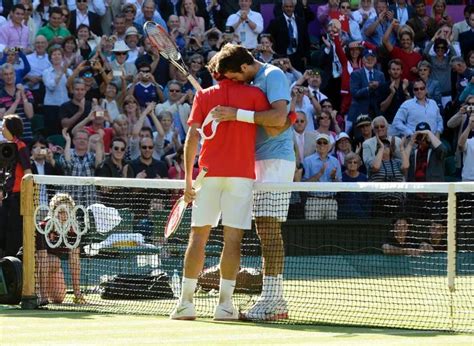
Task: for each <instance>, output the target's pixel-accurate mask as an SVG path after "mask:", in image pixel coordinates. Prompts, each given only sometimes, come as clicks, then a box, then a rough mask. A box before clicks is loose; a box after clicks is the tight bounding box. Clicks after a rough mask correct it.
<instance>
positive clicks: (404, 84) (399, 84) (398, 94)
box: [380, 59, 411, 125]
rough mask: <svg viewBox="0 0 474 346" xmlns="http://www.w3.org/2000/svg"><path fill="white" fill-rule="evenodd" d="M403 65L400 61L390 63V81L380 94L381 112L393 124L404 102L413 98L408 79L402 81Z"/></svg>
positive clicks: (385, 84) (394, 60) (384, 84)
mask: <svg viewBox="0 0 474 346" xmlns="http://www.w3.org/2000/svg"><path fill="white" fill-rule="evenodd" d="M402 66H403V63H402V61H401V60H400V59H392V60H390V61H389V62H388V75H389V78H390V79H389V80H388V81H386V82H384V83H383V84H382V86H381V92H380V100H381V103H380V112H381V113H382V114H383V115H384V117H385V119H386V120H387V122H388V123H389V125H391V124H392V122H393V118H395V114H396V113H397V111H398V109H399V108H400V106H401V105H402V103H403V102H405V101H406V100H408V99H410V98H411V95H410V92H409V91H408V88H409V86H410V82H409V81H408V79H402Z"/></svg>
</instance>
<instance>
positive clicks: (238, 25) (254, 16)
mask: <svg viewBox="0 0 474 346" xmlns="http://www.w3.org/2000/svg"><path fill="white" fill-rule="evenodd" d="M251 5H252V0H239V7H240V10H239V11H238V12H237V13H234V14H231V15H230V16H229V18H227V22H226V26H231V27H233V28H234V32H236V33H237V34H238V35H239V38H240V43H241V44H242V46H244V47H245V48H247V49H255V48H256V47H257V42H258V41H257V37H258V35H259V34H260V33H261V32H262V31H263V17H262V15H261V14H260V13H259V12H255V11H252V10H251V9H250V6H251Z"/></svg>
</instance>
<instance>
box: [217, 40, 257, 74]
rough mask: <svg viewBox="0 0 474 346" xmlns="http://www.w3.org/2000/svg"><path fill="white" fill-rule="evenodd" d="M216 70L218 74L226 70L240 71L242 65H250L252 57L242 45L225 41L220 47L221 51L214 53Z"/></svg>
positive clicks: (252, 60) (252, 61)
mask: <svg viewBox="0 0 474 346" xmlns="http://www.w3.org/2000/svg"><path fill="white" fill-rule="evenodd" d="M216 57H217V66H216V68H217V70H216V72H218V73H219V74H225V73H227V72H234V73H239V72H242V65H243V64H247V65H252V64H253V63H254V61H255V59H254V57H253V55H252V54H250V52H249V51H248V50H247V48H245V47H244V46H240V45H237V44H232V43H227V44H226V45H225V46H224V47H222V49H221V51H220V52H219V53H218V54H216ZM211 60H212V59H211Z"/></svg>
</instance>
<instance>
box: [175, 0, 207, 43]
mask: <svg viewBox="0 0 474 346" xmlns="http://www.w3.org/2000/svg"><path fill="white" fill-rule="evenodd" d="M197 11H198V7H197V5H196V0H183V1H182V2H181V15H180V16H179V31H180V32H181V34H183V35H184V36H189V35H191V34H193V35H196V36H200V35H202V34H204V31H205V25H204V18H203V17H200V16H198V15H197Z"/></svg>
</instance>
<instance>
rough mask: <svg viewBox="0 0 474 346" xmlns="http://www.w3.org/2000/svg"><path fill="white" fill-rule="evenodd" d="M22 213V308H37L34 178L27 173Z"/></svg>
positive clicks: (23, 186) (22, 198)
mask: <svg viewBox="0 0 474 346" xmlns="http://www.w3.org/2000/svg"><path fill="white" fill-rule="evenodd" d="M20 208H21V209H20V210H21V215H22V216H23V288H22V297H21V308H22V309H26V310H28V309H35V308H36V307H37V304H36V293H35V225H34V220H33V215H34V178H33V175H32V174H27V175H25V176H24V177H23V180H22V182H21V206H20Z"/></svg>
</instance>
